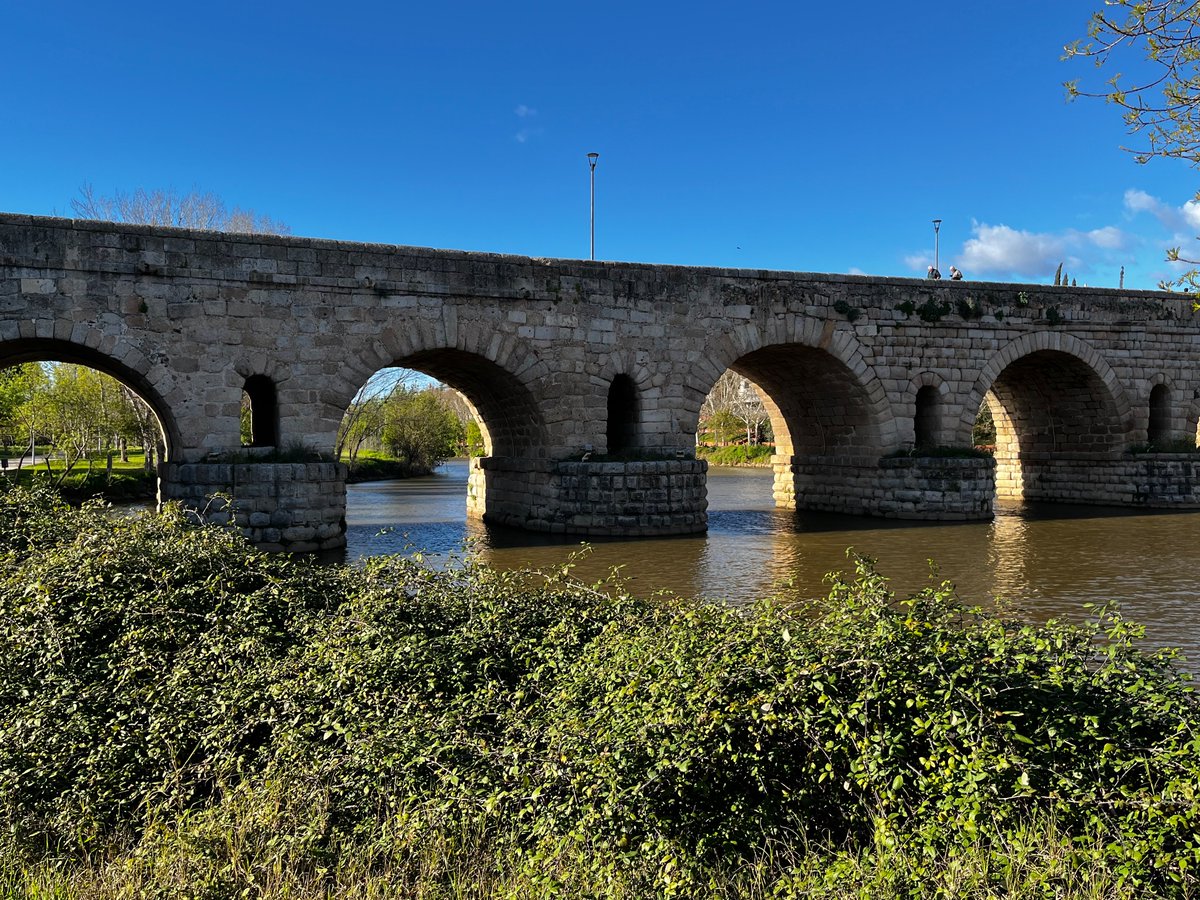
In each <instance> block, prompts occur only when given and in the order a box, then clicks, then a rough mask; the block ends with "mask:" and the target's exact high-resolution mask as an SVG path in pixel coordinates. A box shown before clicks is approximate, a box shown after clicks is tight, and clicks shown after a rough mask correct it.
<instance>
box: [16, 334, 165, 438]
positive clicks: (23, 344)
mask: <svg viewBox="0 0 1200 900" xmlns="http://www.w3.org/2000/svg"><path fill="white" fill-rule="evenodd" d="M27 362H64V363H72V364H75V365H80V366H87V367H88V368H90V369H95V370H96V371H97V372H103V373H104V374H105V375H110V376H112V377H113V378H115V379H117V381H120V382H121V383H122V384H124V385H126V386H127V387H129V388H131V389H132V390H133V391H134V393H136V394H137V395H138V396H139V397H141V398H142V400H143V401H144V402H145V403H146V405H147V406H148V407H149V408H150V411H151V412H152V413H154V417H155V419H157V421H158V428H159V432H160V434H161V435H162V440H163V445H164V452H163V460H162V461H164V462H167V461H170V460H172V459H173V458H174V456H175V454H176V453H178V450H179V448H180V447H181V446H182V445H183V442H182V440H181V437H180V432H179V427H178V425H177V423H176V421H175V417H174V415H173V414H172V409H171V402H170V401H171V399H173V397H174V393H173V385H172V384H171V382H170V380H169V377H168V376H167V375H166V373H165V371H164V370H163V369H162V368H161V367H156V366H155V365H154V364H153V363H151V362H150V360H148V359H147V358H146V357H145V356H143V355H142V354H141V353H140V352H138V351H137V350H135V349H133V348H132V347H128V346H126V345H123V344H122V343H120V342H119V341H115V340H114V339H112V338H109V337H104V336H103V335H100V334H99V333H97V332H92V331H88V332H86V333H84V334H83V335H82V340H81V341H79V342H77V341H71V340H57V339H50V338H29V339H25V338H23V339H21V340H18V341H5V342H0V369H2V368H8V367H9V366H16V365H20V364H21V363H27Z"/></svg>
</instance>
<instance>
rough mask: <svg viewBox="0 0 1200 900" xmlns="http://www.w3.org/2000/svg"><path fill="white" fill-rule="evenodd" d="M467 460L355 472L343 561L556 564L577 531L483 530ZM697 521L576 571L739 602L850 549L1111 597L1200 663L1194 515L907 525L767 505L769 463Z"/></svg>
mask: <svg viewBox="0 0 1200 900" xmlns="http://www.w3.org/2000/svg"><path fill="white" fill-rule="evenodd" d="M466 490H467V465H466V462H465V461H463V460H452V461H450V462H448V463H446V464H445V465H443V466H442V467H441V468H440V469H439V470H438V471H437V473H435V474H434V475H431V476H428V477H426V478H414V479H408V480H404V481H387V482H382V481H381V482H368V483H363V484H352V485H350V486H349V488H348V498H347V515H346V518H347V549H346V556H347V558H348V559H350V560H355V559H359V558H362V557H364V556H371V555H378V554H384V553H398V552H414V551H417V550H420V551H422V552H423V553H424V554H426V555H427V556H429V557H432V558H433V559H435V560H438V561H443V562H444V561H446V560H449V559H452V558H454V557H455V556H461V555H463V553H464V552H467V551H465V549H464V548H468V547H469V552H472V553H477V554H479V555H480V556H481V557H482V559H483V560H484V561H485V562H487V563H488V564H490V565H493V566H497V567H500V568H517V567H534V568H543V569H548V568H554V567H558V566H561V565H562V564H563V563H564V562H566V561H567V560H568V558H569V557H570V555H571V554H572V553H574V552H576V551H578V550H579V549H580V541H579V539H578V538H564V539H558V538H551V537H549V536H545V535H538V534H531V533H529V532H523V531H518V530H514V529H508V528H496V527H491V526H485V525H483V524H482V523H480V522H478V521H475V520H468V519H467V516H466ZM708 493H709V511H708V525H709V528H708V533H707V534H704V535H697V536H690V537H672V538H636V539H627V540H593V541H591V542H590V544H589V546H590V550H589V551H588V553H587V554H586V555H584V556H582V557H581V558H579V559H577V560H576V563H575V573H576V574H577V575H578V576H579V577H580V578H581V579H584V580H587V581H595V580H598V579H600V578H602V577H604V576H605V575H606V574H608V573H609V572H610V571H611V570H612V569H613V568H615V567H622V574H623V575H624V577H625V578H626V579H627V580H628V583H629V589H630V590H631V591H633V592H635V593H638V594H650V593H654V592H656V591H666V592H670V593H673V594H679V595H684V596H704V597H711V598H719V599H724V600H729V601H732V602H748V601H750V600H753V599H754V598H757V597H761V596H764V595H767V594H771V593H772V592H774V591H775V590H776V588H777V585H778V584H779V583H780V582H782V581H784V580H790V581H791V583H792V586H793V588H792V589H793V590H795V591H797V592H799V593H800V594H801V595H802V596H816V595H822V594H824V593H826V585H825V582H824V576H825V574H826V573H827V572H831V571H834V570H842V571H846V570H848V569H850V568H852V566H853V562H852V560H849V559H848V558H847V555H846V551H847V548H850V547H853V548H854V550H855V551H856V552H858V553H861V554H864V555H866V556H870V557H872V558H874V559H875V560H877V568H878V571H879V572H880V573H882V574H883V575H886V576H887V577H888V578H890V579H891V582H892V586H893V588H894V589H895V590H896V591H897V592H898V593H900V592H911V591H915V590H918V589H920V588H921V587H923V586H924V585H926V584H928V583H929V578H930V568H929V563H928V562H927V561H928V560H930V559H932V560H933V561H934V562H935V563H936V564H937V566H938V574H937V576H936V577H937V580H938V581H941V580H948V581H951V582H953V583H954V584H955V585H956V587H957V590H958V594H959V596H960V597H961V598H963V599H964V600H966V601H968V602H970V603H979V604H985V605H986V604H988V603H990V602H991V600H992V598H994V597H1002V598H1004V599H1005V600H1006V601H1007V602H1008V603H1010V604H1011V605H1012V606H1013V607H1014V608H1015V609H1016V610H1018V611H1020V612H1021V613H1022V614H1024V615H1025V616H1027V617H1029V618H1031V619H1033V620H1037V621H1044V620H1046V619H1050V618H1063V619H1068V620H1072V621H1078V620H1080V619H1082V618H1083V617H1084V616H1085V615H1086V611H1085V610H1084V604H1085V603H1109V604H1115V605H1119V607H1120V609H1121V612H1122V613H1123V614H1124V615H1125V616H1127V617H1128V618H1130V619H1134V620H1136V621H1139V622H1141V623H1143V624H1144V625H1145V626H1146V630H1147V634H1146V637H1147V643H1148V644H1151V645H1160V646H1161V645H1167V646H1178V647H1182V648H1183V649H1184V651H1185V653H1187V654H1188V656H1189V657H1190V662H1191V664H1192V665H1193V666H1196V665H1197V664H1200V621H1198V618H1200V616H1198V613H1200V587H1198V586H1197V582H1196V577H1195V573H1196V569H1197V562H1198V560H1197V556H1198V554H1200V512H1145V511H1134V510H1127V509H1110V508H1104V507H1095V506H1063V505H1060V504H1045V505H1022V506H1006V507H1003V508H1001V509H999V510H998V511H997V515H996V517H995V518H994V519H993V520H992V521H990V522H971V523H913V522H898V521H894V520H885V519H869V518H862V517H857V516H841V515H833V514H827V513H807V512H800V513H795V512H790V511H786V510H778V509H775V508H774V506H773V505H772V501H771V473H770V472H769V471H767V470H762V469H724V468H714V469H710V470H709V477H708Z"/></svg>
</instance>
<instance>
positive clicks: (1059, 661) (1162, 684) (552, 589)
mask: <svg viewBox="0 0 1200 900" xmlns="http://www.w3.org/2000/svg"><path fill="white" fill-rule="evenodd" d="M0 547H2V548H5V549H4V553H5V566H4V567H3V570H2V572H3V575H2V577H0V722H2V723H4V724H3V726H2V727H0V771H3V772H5V773H6V774H5V776H4V778H3V779H0V819H3V821H2V822H0V826H2V827H0V834H2V835H4V837H3V838H2V839H0V893H3V892H4V891H7V892H9V893H13V894H16V895H18V896H21V895H29V894H30V893H31V889H30V887H29V886H30V885H31V884H34V883H36V884H38V885H42V886H49V888H47V890H49V889H50V888H52V889H53V890H54V891H57V892H58V893H57V894H56V895H57V896H89V897H93V896H101V897H102V896H113V897H115V896H120V895H126V896H142V895H161V896H167V895H171V894H172V892H179V893H185V894H188V893H190V894H193V895H197V894H203V895H206V896H236V895H241V894H243V893H245V894H249V895H254V896H274V897H283V896H293V897H296V896H300V897H318V896H331V895H336V896H367V895H368V894H369V893H370V892H372V891H374V892H376V894H375V895H378V894H379V893H381V892H391V893H392V894H393V895H404V896H426V897H433V896H451V895H454V894H453V892H454V890H455V887H454V886H455V885H458V886H459V888H460V889H461V888H462V887H463V886H464V885H466V886H470V888H469V893H471V894H472V895H473V896H497V897H500V896H510V897H511V896H522V897H539V896H540V897H549V896H592V897H652V896H678V897H712V896H718V897H720V896H726V897H764V898H765V897H769V896H775V897H789V896H794V897H800V896H809V897H848V896H880V897H882V896H889V897H890V896H914V897H916V896H930V895H933V894H934V892H935V891H939V890H940V891H941V892H942V895H945V896H968V895H969V896H978V897H986V896H995V897H1001V896H1005V897H1008V896H1021V895H1026V896H1044V895H1045V894H1046V892H1047V891H1052V892H1053V893H1054V894H1055V896H1061V897H1096V898H1099V897H1119V896H1131V897H1132V896H1166V897H1172V896H1175V897H1183V896H1187V895H1188V893H1189V892H1194V891H1195V890H1196V889H1197V887H1200V886H1198V885H1197V884H1196V881H1195V878H1194V876H1193V870H1192V868H1191V866H1192V865H1193V864H1194V861H1195V859H1196V858H1197V854H1200V841H1198V839H1197V838H1196V834H1197V833H1200V815H1198V813H1197V809H1196V804H1195V798H1194V796H1193V794H1194V791H1195V785H1196V784H1197V783H1198V780H1200V758H1198V756H1197V754H1196V752H1195V744H1196V742H1197V741H1198V740H1200V708H1198V704H1197V700H1196V698H1195V696H1194V695H1193V694H1192V693H1191V688H1190V682H1189V681H1188V680H1187V679H1185V678H1183V677H1182V676H1180V674H1179V673H1178V672H1177V671H1176V670H1175V669H1174V668H1173V666H1172V662H1171V660H1170V657H1169V655H1164V654H1148V653H1146V652H1144V651H1142V650H1140V649H1138V648H1137V646H1136V645H1135V643H1134V639H1135V638H1136V635H1137V629H1136V627H1134V626H1131V625H1130V624H1129V623H1127V622H1124V621H1123V620H1122V619H1120V618H1119V617H1117V616H1111V615H1110V616H1105V617H1103V618H1102V619H1101V620H1100V621H1097V622H1094V623H1092V624H1091V625H1089V626H1085V627H1072V626H1066V625H1058V624H1051V625H1047V626H1036V625H1031V624H1027V623H1023V622H1020V621H1016V620H1014V619H1012V618H1010V617H1008V616H1006V615H989V614H985V613H981V612H978V611H972V610H969V609H965V608H963V607H962V606H961V605H960V604H958V603H957V601H956V600H955V598H954V597H953V594H952V592H951V591H949V590H948V589H945V588H942V587H930V588H929V589H927V590H924V591H921V592H919V593H918V594H916V595H915V596H913V597H911V598H909V599H907V600H900V598H895V597H893V596H891V595H890V593H889V591H888V588H887V585H886V583H885V582H884V581H883V580H882V579H880V578H879V577H878V576H876V575H875V574H874V573H873V572H871V571H870V569H869V568H868V567H865V566H864V567H862V568H860V571H859V572H858V574H857V575H856V576H853V577H851V578H844V579H841V580H840V581H838V582H836V583H835V584H833V585H832V587H831V593H830V596H829V598H828V600H827V601H825V602H822V603H817V604H814V605H812V606H811V607H809V608H807V609H805V610H803V611H801V612H799V613H797V612H793V611H788V610H785V609H781V608H778V607H773V606H770V605H762V604H760V605H758V606H755V607H753V608H751V609H747V610H742V611H738V610H734V609H732V608H730V607H727V606H724V605H720V604H710V603H702V602H698V601H691V600H685V599H681V600H674V601H664V600H661V599H660V600H637V599H634V598H631V597H629V596H627V595H626V594H625V593H623V592H622V591H621V590H620V588H619V586H612V588H613V589H612V591H611V593H612V596H609V595H608V594H607V593H606V592H604V591H597V590H595V589H594V588H592V587H590V586H588V585H587V584H585V583H578V582H575V581H573V580H571V579H570V578H569V574H564V573H563V572H561V570H560V571H559V572H558V574H556V575H553V576H551V577H549V578H547V577H544V576H537V575H534V574H532V573H529V572H509V573H501V572H497V571H495V570H492V569H489V568H485V567H478V566H471V565H468V566H466V567H464V568H459V569H452V570H446V571H441V570H435V569H430V568H426V567H424V566H422V565H421V564H419V563H417V562H414V561H411V560H402V559H396V558H392V559H380V560H375V561H368V562H366V563H365V564H364V565H363V566H362V567H361V568H354V567H344V566H331V567H318V566H312V565H307V564H304V563H301V562H299V561H296V560H292V559H288V558H285V557H280V556H268V555H264V554H259V553H256V552H255V551H253V550H252V549H251V548H249V547H248V546H247V545H246V544H245V543H244V542H242V541H241V540H240V539H238V538H237V537H236V536H235V535H233V534H231V533H229V532H227V531H221V530H219V529H215V528H194V527H190V526H188V525H187V524H186V522H185V521H184V519H183V517H182V516H178V515H173V514H168V515H166V516H144V517H135V518H130V519H120V520H113V519H112V518H110V517H108V516H106V514H105V513H104V512H103V510H102V509H99V508H93V507H85V508H83V509H71V508H68V507H66V506H64V505H62V504H61V503H60V502H58V501H56V500H54V499H53V497H52V496H50V495H48V494H46V493H44V492H38V493H32V494H31V493H28V492H24V491H7V492H5V493H4V495H3V497H0ZM31 586H33V587H32V588H31ZM114 672H119V673H121V677H120V678H114V677H112V675H113V673H114Z"/></svg>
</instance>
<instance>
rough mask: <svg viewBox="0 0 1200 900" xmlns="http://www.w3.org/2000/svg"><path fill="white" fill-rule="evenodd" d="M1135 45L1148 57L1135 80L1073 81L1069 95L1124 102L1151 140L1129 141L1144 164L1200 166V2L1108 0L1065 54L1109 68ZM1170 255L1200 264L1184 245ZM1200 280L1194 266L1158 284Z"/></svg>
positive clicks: (1137, 129)
mask: <svg viewBox="0 0 1200 900" xmlns="http://www.w3.org/2000/svg"><path fill="white" fill-rule="evenodd" d="M1130 51H1132V52H1133V53H1135V54H1142V55H1144V57H1145V61H1144V63H1143V64H1142V65H1141V66H1139V67H1138V75H1137V76H1135V77H1134V78H1133V79H1130V80H1124V81H1123V79H1124V78H1125V75H1124V74H1123V73H1121V72H1118V73H1116V74H1115V75H1113V77H1112V78H1110V79H1108V81H1107V82H1106V87H1105V88H1104V89H1102V90H1085V89H1083V88H1081V87H1080V86H1079V80H1078V79H1076V80H1074V81H1069V82H1067V83H1066V88H1067V94H1068V96H1070V97H1071V98H1075V97H1100V98H1103V99H1104V100H1106V101H1108V102H1109V103H1112V104H1114V105H1115V106H1118V107H1120V108H1121V109H1122V110H1123V115H1124V118H1125V124H1126V125H1127V126H1128V128H1129V132H1130V134H1136V135H1139V136H1141V137H1143V138H1144V140H1145V143H1144V145H1143V146H1141V147H1140V148H1126V149H1129V150H1130V152H1132V153H1133V154H1134V158H1135V159H1136V160H1137V161H1138V162H1139V163H1146V162H1149V161H1150V160H1151V159H1154V158H1156V157H1163V158H1169V159H1182V160H1185V161H1186V162H1189V163H1191V164H1192V165H1193V166H1197V167H1200V4H1197V3H1195V2H1193V0H1188V2H1184V0H1105V9H1103V10H1100V11H1099V12H1096V13H1093V14H1092V18H1091V22H1090V24H1089V25H1088V39H1087V40H1086V41H1083V40H1080V41H1076V42H1074V43H1073V44H1070V45H1068V46H1067V47H1066V56H1065V58H1067V59H1071V58H1075V57H1082V58H1084V59H1090V60H1092V61H1093V62H1094V63H1095V64H1096V66H1097V67H1104V66H1106V65H1108V64H1110V62H1111V61H1112V60H1113V59H1114V58H1119V57H1124V56H1126V55H1127V53H1128V52H1130ZM1135 65H1136V64H1135ZM1196 199H1198V200H1200V194H1197V197H1196ZM1167 259H1168V260H1170V261H1172V262H1184V263H1187V264H1189V265H1192V266H1195V265H1197V264H1200V261H1197V260H1194V259H1188V258H1185V257H1184V256H1182V255H1181V253H1180V249H1179V248H1178V247H1173V248H1171V249H1169V250H1167ZM1198 281H1200V272H1198V271H1197V270H1196V269H1194V268H1193V269H1192V270H1191V271H1190V272H1187V273H1185V274H1184V275H1182V276H1181V277H1180V278H1179V279H1178V280H1176V281H1174V282H1169V283H1168V282H1163V283H1161V284H1160V285H1159V287H1161V288H1164V289H1169V288H1170V287H1172V286H1175V285H1183V284H1186V285H1188V286H1190V287H1196V286H1197V283H1198Z"/></svg>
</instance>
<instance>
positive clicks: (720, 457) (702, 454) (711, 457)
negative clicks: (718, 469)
mask: <svg viewBox="0 0 1200 900" xmlns="http://www.w3.org/2000/svg"><path fill="white" fill-rule="evenodd" d="M774 453H775V448H774V447H771V446H768V445H767V444H730V445H729V446H727V447H697V448H696V457H697V458H698V459H706V460H708V462H709V465H713V466H769V465H770V464H771V457H772V455H774Z"/></svg>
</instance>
